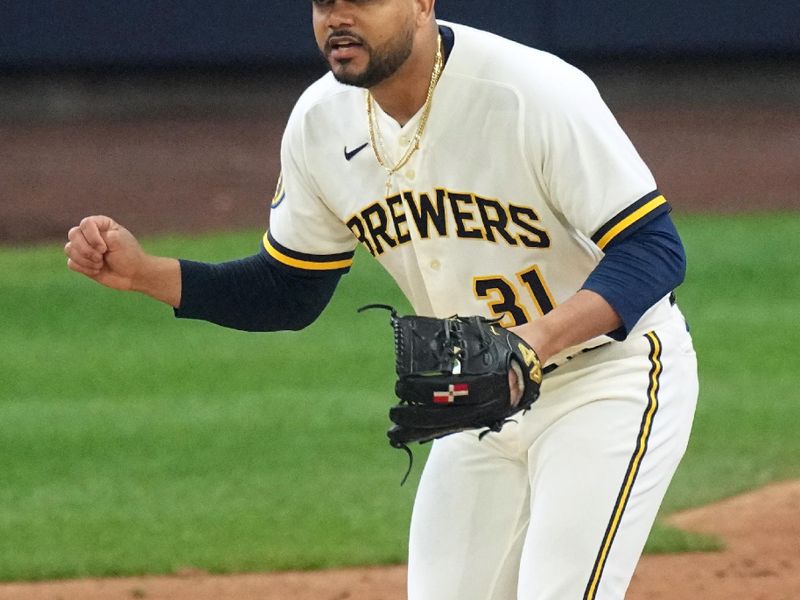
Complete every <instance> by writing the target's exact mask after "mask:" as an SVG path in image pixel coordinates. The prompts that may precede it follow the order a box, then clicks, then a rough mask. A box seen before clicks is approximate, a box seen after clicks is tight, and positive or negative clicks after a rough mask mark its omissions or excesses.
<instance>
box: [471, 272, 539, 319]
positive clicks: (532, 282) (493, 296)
mask: <svg viewBox="0 0 800 600" xmlns="http://www.w3.org/2000/svg"><path fill="white" fill-rule="evenodd" d="M472 289H473V291H474V292H475V295H476V296H477V297H478V298H480V299H481V300H485V301H486V302H487V303H488V304H489V310H490V311H491V312H492V314H493V315H494V316H495V317H502V319H501V320H500V325H501V326H502V327H515V326H517V325H523V324H525V323H527V322H528V321H530V320H531V318H530V315H529V313H528V310H527V309H526V308H525V305H524V304H522V302H521V301H520V298H521V296H520V291H519V290H520V289H523V290H524V291H525V293H526V295H528V296H529V297H530V298H531V300H533V304H534V306H535V307H536V310H537V312H538V313H539V314H540V315H545V314H547V313H548V312H550V311H551V310H553V308H554V307H555V300H553V295H552V294H551V293H550V289H549V288H548V287H547V284H546V283H545V281H544V279H543V278H542V273H541V271H540V270H539V267H538V266H537V265H533V266H532V267H531V268H530V269H527V270H526V271H522V272H521V273H517V284H516V285H515V284H514V283H512V282H510V281H508V279H506V278H505V277H503V276H502V275H489V276H485V277H475V278H474V279H473V280H472Z"/></svg>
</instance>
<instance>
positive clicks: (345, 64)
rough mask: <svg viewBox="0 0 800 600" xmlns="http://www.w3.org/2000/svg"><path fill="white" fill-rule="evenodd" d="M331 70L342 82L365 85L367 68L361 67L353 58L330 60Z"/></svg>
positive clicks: (359, 85) (358, 85)
mask: <svg viewBox="0 0 800 600" xmlns="http://www.w3.org/2000/svg"><path fill="white" fill-rule="evenodd" d="M329 64H330V67H331V72H332V73H333V76H334V77H336V79H337V81H339V82H340V83H345V84H347V85H354V86H357V87H363V84H364V72H365V69H363V68H359V66H358V65H357V64H356V62H355V61H354V60H353V59H344V60H330V61H329Z"/></svg>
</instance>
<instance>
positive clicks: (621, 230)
mask: <svg viewBox="0 0 800 600" xmlns="http://www.w3.org/2000/svg"><path fill="white" fill-rule="evenodd" d="M669 211H670V205H669V203H667V199H666V198H664V196H662V195H661V193H660V192H659V191H658V190H656V191H654V192H650V193H649V194H647V195H646V196H643V197H642V198H640V199H639V200H637V201H636V202H634V203H633V204H631V205H630V206H629V207H628V208H626V209H625V210H623V211H621V212H619V213H618V214H617V215H616V216H614V217H613V218H612V219H611V220H609V221H608V222H607V223H606V224H605V225H603V226H602V227H601V228H600V229H598V230H597V232H596V233H595V234H594V235H593V236H592V241H593V242H594V243H595V244H597V247H598V248H600V249H601V250H605V249H606V248H607V247H608V246H609V244H611V243H612V242H615V241H621V240H622V239H624V238H625V237H627V236H628V235H629V234H630V233H633V232H634V231H636V230H637V229H638V228H639V227H641V226H642V225H644V224H646V223H648V222H650V221H651V220H653V219H654V218H656V217H657V216H658V215H660V214H663V213H665V212H669Z"/></svg>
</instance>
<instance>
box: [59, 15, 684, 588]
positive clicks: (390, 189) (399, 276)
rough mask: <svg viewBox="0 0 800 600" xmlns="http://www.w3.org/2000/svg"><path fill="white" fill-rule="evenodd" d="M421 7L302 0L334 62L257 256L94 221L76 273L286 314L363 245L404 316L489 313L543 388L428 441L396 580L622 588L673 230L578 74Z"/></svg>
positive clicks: (676, 409)
mask: <svg viewBox="0 0 800 600" xmlns="http://www.w3.org/2000/svg"><path fill="white" fill-rule="evenodd" d="M434 3H435V0H314V1H313V2H312V11H313V25H314V32H315V36H316V41H317V43H318V45H319V47H320V49H321V51H322V53H323V55H324V57H325V59H326V61H327V62H328V64H329V66H330V70H331V73H329V74H327V75H326V76H324V77H322V78H321V79H320V80H319V81H317V82H316V83H314V84H313V85H311V86H310V87H309V88H308V90H306V92H305V93H304V94H303V95H302V97H301V98H300V99H299V101H298V102H297V105H296V107H295V109H294V111H293V112H292V114H291V117H290V119H289V122H288V125H287V127H286V130H285V134H284V138H283V143H282V146H281V164H282V177H281V180H280V182H279V185H278V189H277V192H276V194H275V198H274V200H273V203H272V210H271V216H270V225H269V230H268V231H267V232H266V234H265V235H264V238H263V249H262V251H261V252H259V253H258V254H256V255H254V256H250V257H247V258H244V259H242V260H239V261H233V262H229V263H223V264H205V263H198V262H192V261H188V260H175V259H170V258H163V257H156V256H152V255H149V254H147V253H145V252H144V251H143V250H142V248H141V247H140V246H139V244H138V243H137V242H136V240H135V238H134V237H133V236H132V235H131V234H130V232H128V231H127V230H126V229H125V228H124V227H122V226H121V225H119V224H117V223H116V222H115V221H113V220H112V219H111V218H109V217H101V216H95V217H88V218H86V219H84V220H83V221H82V222H81V224H80V225H79V226H78V227H75V228H73V229H72V230H71V231H70V232H69V242H68V243H67V245H66V248H65V251H66V253H67V255H68V257H69V261H68V264H69V268H71V269H72V270H74V271H78V272H80V273H83V274H85V275H87V276H89V277H90V278H92V279H94V280H96V281H98V282H99V283H101V284H104V285H107V286H109V287H113V288H117V289H130V290H137V291H140V292H144V293H147V294H149V295H150V296H152V297H154V298H156V299H158V300H161V301H163V302H166V303H167V304H170V305H171V306H173V307H175V311H176V314H177V316H178V317H182V318H196V319H206V320H209V321H212V322H215V323H218V324H221V325H224V326H228V327H234V328H240V329H248V330H264V331H269V330H278V329H299V328H302V327H305V326H306V325H308V324H309V323H311V322H312V321H314V319H315V318H316V317H317V316H318V315H319V313H320V312H321V311H322V310H323V308H324V307H325V305H326V304H327V302H328V300H329V298H330V297H331V295H332V294H333V291H334V288H335V287H336V284H337V282H338V280H339V278H340V277H341V276H342V274H344V273H346V272H347V271H348V270H349V269H350V266H351V264H352V261H353V255H354V250H355V248H356V246H357V245H358V244H361V245H362V246H363V247H364V248H366V250H367V251H369V253H370V254H372V256H374V257H375V259H376V260H378V261H379V262H380V263H381V264H382V265H383V266H384V267H385V268H386V270H387V271H388V272H389V273H390V274H391V275H392V277H394V279H395V280H396V281H397V283H398V284H399V286H400V288H401V289H402V290H403V292H404V293H405V294H406V296H407V297H408V299H409V300H410V302H411V304H412V305H413V307H414V309H415V311H416V312H417V313H418V314H422V315H430V316H438V317H447V316H450V315H454V314H459V315H481V316H485V317H496V318H499V319H502V321H501V324H502V325H503V326H506V327H509V328H513V329H512V330H513V331H514V332H515V333H517V334H518V335H519V336H521V337H522V338H523V339H524V340H525V341H527V342H528V344H530V346H531V347H532V348H534V349H535V350H536V353H537V354H538V355H539V358H540V359H541V361H542V363H543V364H544V365H545V369H544V372H545V376H544V381H543V383H542V385H541V396H540V398H539V399H538V401H537V402H536V403H535V404H534V405H533V407H532V409H531V410H530V411H529V412H527V413H525V414H524V415H522V414H520V415H518V418H516V419H515V421H516V422H515V423H508V424H507V425H506V426H505V427H504V428H503V429H502V431H500V432H499V433H492V434H491V435H487V436H482V437H481V436H479V434H478V432H477V431H467V432H463V433H456V434H453V435H449V436H447V437H444V438H441V439H439V440H436V441H435V442H434V443H433V447H432V449H431V452H430V456H429V459H428V462H427V464H426V466H425V469H424V472H423V475H422V478H421V481H420V484H419V490H418V493H417V498H416V501H415V506H414V513H413V518H412V523H411V532H410V542H409V570H408V594H409V598H411V599H412V600H456V599H457V600H489V599H492V600H494V599H497V600H511V599H514V598H519V599H524V600H577V599H586V600H593V599H597V600H617V599H621V598H623V597H624V595H625V590H626V588H627V586H628V583H629V581H630V579H631V576H632V574H633V571H634V568H635V566H636V563H637V561H638V558H639V556H640V554H641V551H642V548H643V546H644V543H645V540H646V538H647V536H648V532H649V531H650V528H651V526H652V523H653V521H654V519H655V516H656V513H657V511H658V508H659V505H660V503H661V501H662V498H663V496H664V493H665V491H666V489H667V486H668V484H669V481H670V479H671V477H672V475H673V473H674V471H675V469H676V467H677V465H678V462H679V460H680V458H681V457H682V455H683V453H684V450H685V447H686V444H687V441H688V437H689V432H690V428H691V423H692V418H693V414H694V408H695V403H696V397H697V369H696V361H695V355H694V351H693V348H692V342H691V338H690V336H689V333H688V330H687V326H686V323H685V321H684V319H683V317H682V315H681V313H680V311H679V309H678V307H677V305H676V304H675V297H674V294H673V293H672V291H673V290H674V288H675V287H676V286H678V285H679V284H680V283H681V281H682V279H683V275H684V270H685V258H684V252H683V247H682V244H681V242H680V238H679V237H678V234H677V232H676V231H675V228H674V226H673V224H672V222H671V220H670V217H669V210H670V209H669V205H668V203H667V201H666V199H665V198H664V196H663V195H661V193H660V192H659V191H658V190H657V187H656V184H655V181H654V179H653V176H652V175H651V173H650V171H649V170H648V168H647V167H646V166H645V164H644V163H643V162H642V160H641V158H640V157H639V156H638V154H637V153H636V151H635V149H634V147H633V146H632V144H631V143H630V141H629V140H628V138H627V137H626V136H625V134H624V133H623V132H622V131H621V129H620V127H619V125H618V124H617V122H616V121H615V119H614V118H613V116H612V115H611V113H610V112H609V110H608V108H607V107H606V106H605V104H604V103H603V101H602V100H601V98H600V95H599V94H598V91H597V90H596V88H595V87H594V85H593V84H592V82H591V81H590V80H589V79H588V78H587V77H586V76H585V75H584V74H582V73H581V72H580V71H578V70H576V69H575V68H573V67H571V66H569V65H567V64H566V63H564V62H562V61H561V60H559V59H558V58H556V57H554V56H552V55H550V54H547V53H544V52H541V51H537V50H534V49H531V48H528V47H525V46H522V45H519V44H516V43H514V42H511V41H509V40H506V39H503V38H501V37H497V36H495V35H491V34H489V33H487V32H483V31H479V30H476V29H472V28H469V27H465V26H461V25H457V24H453V23H446V22H441V21H437V20H436V18H435V15H434Z"/></svg>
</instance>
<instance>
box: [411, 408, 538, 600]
mask: <svg viewBox="0 0 800 600" xmlns="http://www.w3.org/2000/svg"><path fill="white" fill-rule="evenodd" d="M515 429H516V425H515V424H513V423H510V424H508V425H507V426H506V428H505V429H504V430H503V432H501V433H500V434H495V433H492V434H489V435H487V436H486V437H484V439H483V440H478V439H477V435H476V434H475V433H472V432H470V433H462V434H456V435H452V436H448V437H446V438H443V439H441V440H437V441H436V442H435V443H434V447H433V448H432V449H431V453H430V456H429V458H428V462H427V464H426V466H425V471H424V473H423V475H422V479H421V481H420V485H419V490H418V492H417V497H416V500H415V503H414V513H413V517H412V520H411V535H410V540H409V567H408V568H409V575H408V597H409V600H514V599H515V598H516V585H517V574H518V567H519V554H520V551H521V547H522V543H523V540H524V535H525V529H526V526H527V522H528V505H529V494H528V470H527V466H526V464H525V452H524V449H521V447H520V446H519V444H518V441H517V435H516V431H514V430H515Z"/></svg>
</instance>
